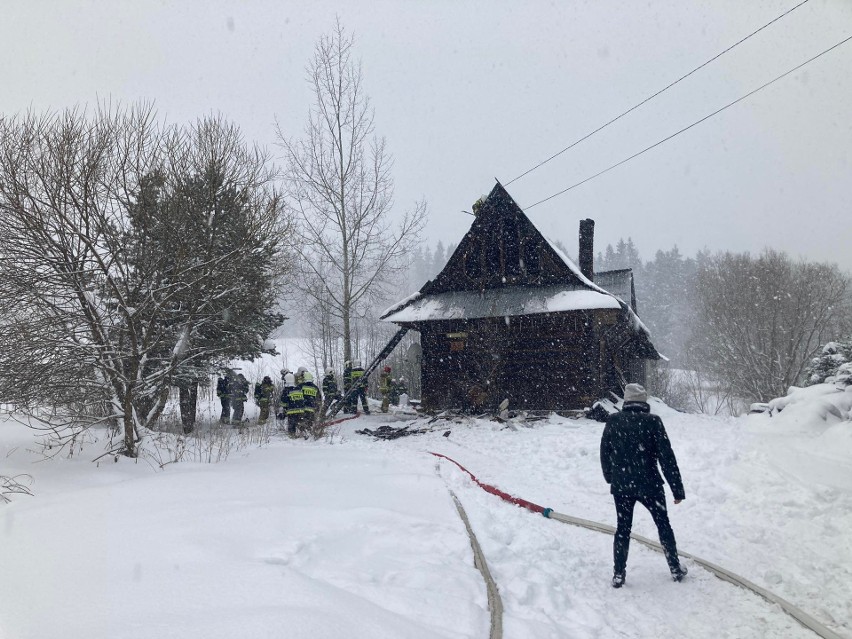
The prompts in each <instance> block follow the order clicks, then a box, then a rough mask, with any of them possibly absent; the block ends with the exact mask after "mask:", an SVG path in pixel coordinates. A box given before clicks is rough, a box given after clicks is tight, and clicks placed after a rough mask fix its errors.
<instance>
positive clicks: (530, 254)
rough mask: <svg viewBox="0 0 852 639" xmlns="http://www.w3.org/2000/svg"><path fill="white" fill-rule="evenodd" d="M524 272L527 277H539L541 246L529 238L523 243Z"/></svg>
mask: <svg viewBox="0 0 852 639" xmlns="http://www.w3.org/2000/svg"><path fill="white" fill-rule="evenodd" d="M523 256H524V270H525V271H526V273H527V275H531V276H533V277H536V276H538V275H541V244H539V243H538V242H537V241H536V240H534V239H532V238H530V239H527V240H525V241H524V247H523Z"/></svg>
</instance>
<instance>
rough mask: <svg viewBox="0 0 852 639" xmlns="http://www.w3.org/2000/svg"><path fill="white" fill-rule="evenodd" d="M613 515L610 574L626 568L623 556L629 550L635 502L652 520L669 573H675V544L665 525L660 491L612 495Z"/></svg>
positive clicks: (667, 523) (676, 559) (663, 502)
mask: <svg viewBox="0 0 852 639" xmlns="http://www.w3.org/2000/svg"><path fill="white" fill-rule="evenodd" d="M612 497H613V499H614V500H615V514H616V516H617V517H618V527H617V529H616V531H615V540H614V541H613V544H612V555H613V563H614V572H616V573H623V572H624V571H625V569H626V568H627V553H628V551H629V550H630V531H631V529H632V528H633V508H634V507H635V506H636V502H639V503H640V504H642V505H643V506H645V508H647V509H648V512H649V513H651V517H653V518H654V523H655V524H657V532H658V533H659V535H660V545H661V546H662V547H663V552H664V553H665V555H666V562H667V563H668V565H669V570H675V569H676V568H678V566H680V561H679V560H678V558H677V544H676V543H675V536H674V531H673V530H672V527H671V524H669V514H668V512H667V511H666V495H665V493H664V492H663V490H662V489H660V491H659V492H657V493H653V494H650V495H625V494H620V493H616V494H614V495H613V496H612Z"/></svg>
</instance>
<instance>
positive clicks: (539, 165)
mask: <svg viewBox="0 0 852 639" xmlns="http://www.w3.org/2000/svg"><path fill="white" fill-rule="evenodd" d="M807 2H809V0H802V2H800V3H799V4H797V5H796V6H794V7H793V8H792V9H788V10H787V11H785V12H784V13H782V14H781V15H780V16H778V17H776V18H773V19H772V20H770V21H769V22H767V23H766V24H764V25H763V26H762V27H760V28H759V29H756V30H755V31H752V32H751V33H749V34H748V35H747V36H746V37H744V38H742V39H741V40H738V41H737V42H735V43H734V44H732V45H731V46H729V47H728V48H727V49H725V50H724V51H722V52H720V53H717V54H716V55H714V56H713V57H712V58H710V59H709V60H707V61H706V62H704V63H703V64H700V65H698V66H697V67H695V68H694V69H693V70H692V71H690V72H689V73H687V74H686V75H682V76H681V77H679V78H678V79H677V80H675V81H674V82H672V83H671V84H669V85H667V86H665V87H663V88H662V89H660V90H659V91H657V92H656V93H654V94H653V95H649V96H648V97H647V98H645V99H644V100H642V101H641V102H639V103H638V104H636V105H634V106H632V107H630V108H629V109H627V111H625V112H624V113H622V114H621V115H617V116H616V117H614V118H613V119H612V120H610V121H609V122H607V123H606V124H602V125H601V126H599V127H598V128H597V129H595V130H594V131H591V132H589V133H587V134H586V135H584V136H583V137H581V138H580V139H579V140H576V141H574V142H572V143H571V144H569V145H568V146H566V147H565V148H564V149H562V150H561V151H559V152H558V153H554V154H553V155H551V156H550V157H549V158H547V159H546V160H544V161H543V162H539V163H538V164H536V165H535V166H534V167H532V168H531V169H528V170H527V171H524V172H523V173H521V174H520V175H519V176H517V177H515V178H512V179H511V180H509V181H508V182H506V186H509V185H510V184H511V183H512V182H515V181H516V180H520V179H521V178H522V177H524V176H525V175H528V174H530V173H532V172H533V171H535V170H536V169H538V168H540V167H542V166H544V165H545V164H547V163H548V162H550V161H551V160H553V159H554V158H557V157H559V156H560V155H562V154H563V153H565V151H568V150H570V149H573V148H574V147H575V146H577V145H578V144H580V142H582V141H583V140H587V139H589V138H590V137H592V136H593V135H594V134H595V133H598V132H599V131H602V130H604V129H605V128H607V127H608V126H609V125H610V124H613V123H615V122H618V120H620V119H621V118H623V117H624V116H625V115H627V114H628V113H631V112H632V111H635V110H636V109H638V108H639V107H640V106H642V105H643V104H645V103H646V102H650V101H651V100H653V99H654V98H656V97H657V96H658V95H660V94H661V93H663V92H665V91H668V90H669V89H671V88H672V87H673V86H674V85H676V84H677V83H679V82H680V81H681V80H685V79H686V78H688V77H689V76H691V75H692V74H693V73H695V72H696V71H699V70H700V69H703V68H704V67H706V66H707V65H708V64H710V63H711V62H713V61H714V60H718V59H719V58H721V57H722V56H723V55H725V54H726V53H727V52H728V51H730V50H731V49H733V48H734V47H737V46H739V45H740V44H742V43H743V42H745V41H746V40H748V39H749V38H751V37H752V36H753V35H756V34H758V33H760V32H761V31H763V30H764V29H765V28H766V27H768V26H769V25H771V24H773V23H775V22H778V21H779V20H780V19H781V18H783V17H784V16H786V15H788V14H790V13H792V12H793V11H795V10H796V9H798V8H799V7H801V6H802V5H803V4H805V3H807Z"/></svg>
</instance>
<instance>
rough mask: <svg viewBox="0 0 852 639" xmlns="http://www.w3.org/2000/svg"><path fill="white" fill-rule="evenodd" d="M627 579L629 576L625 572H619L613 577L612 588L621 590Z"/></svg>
mask: <svg viewBox="0 0 852 639" xmlns="http://www.w3.org/2000/svg"><path fill="white" fill-rule="evenodd" d="M626 578H627V574H626V573H623V572H617V573H615V574H613V576H612V587H613V588H621V587H622V586H623V585H624V581H625V579H626Z"/></svg>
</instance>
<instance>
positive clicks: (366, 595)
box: [0, 389, 852, 639]
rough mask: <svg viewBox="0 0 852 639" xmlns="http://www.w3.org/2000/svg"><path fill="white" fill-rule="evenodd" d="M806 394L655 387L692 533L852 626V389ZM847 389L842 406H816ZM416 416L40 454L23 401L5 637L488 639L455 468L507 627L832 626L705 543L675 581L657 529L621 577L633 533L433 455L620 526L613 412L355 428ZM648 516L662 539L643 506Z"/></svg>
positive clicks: (693, 540) (12, 449) (14, 453)
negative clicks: (607, 462)
mask: <svg viewBox="0 0 852 639" xmlns="http://www.w3.org/2000/svg"><path fill="white" fill-rule="evenodd" d="M807 392H808V393H810V394H809V395H808V397H807V398H806V399H807V400H808V402H800V405H799V408H798V409H796V407H795V404H796V402H790V403H789V405H787V406H785V407H784V408H785V409H784V412H783V413H780V414H776V415H775V416H773V417H770V416H769V415H768V414H764V415H753V416H748V417H742V418H738V419H731V418H729V419H725V418H711V417H703V416H696V415H684V414H680V413H676V412H674V411H671V410H669V409H667V408H666V407H665V406H662V405H659V404H655V405H654V406H653V410H654V411H655V412H657V413H659V414H660V415H661V416H662V417H663V419H664V421H665V423H666V427H667V429H668V432H669V436H670V438H671V440H672V443H673V446H674V450H675V452H676V454H677V456H678V461H679V463H680V467H681V471H682V474H683V477H684V483H685V487H686V494H687V499H686V501H684V502H683V503H682V504H680V505H678V506H674V505H673V504H672V503H671V501H669V510H670V514H671V518H672V525H673V528H674V530H675V533H676V535H677V540H678V546H679V548H680V549H681V550H685V551H689V552H691V553H693V554H695V555H697V556H699V557H702V558H704V559H707V560H709V561H712V562H714V563H717V564H720V565H721V566H723V567H726V568H728V569H730V570H732V571H734V572H736V573H739V574H741V575H742V576H744V577H746V578H748V579H750V580H752V581H754V582H756V583H757V584H759V585H761V586H763V587H765V588H768V589H769V590H771V591H773V592H775V593H776V594H778V595H780V596H782V597H784V598H786V599H788V600H789V601H791V602H792V603H794V604H796V605H798V606H799V607H801V608H802V609H803V610H804V611H805V612H807V613H809V614H811V615H812V616H814V617H815V618H817V619H818V620H819V621H821V622H822V623H824V624H826V625H828V626H829V627H830V628H832V629H833V630H834V631H835V632H837V633H838V634H839V635H841V636H843V637H850V638H852V622H850V620H852V535H850V532H849V531H850V530H852V422H850V421H849V420H848V417H849V413H848V411H849V406H848V403H849V402H848V400H849V398H852V393H850V392H846V393H843V392H839V391H838V392H839V395H838V394H837V393H834V394H830V393H829V395H826V393H828V392H829V391H826V392H825V393H822V394H819V393H818V392H817V391H813V390H810V389H809V390H808V391H807ZM803 393H805V391H803ZM816 395H819V397H815V396H816ZM838 397H839V398H840V400H843V401H836V400H837V398H838ZM826 398H827V399H826ZM825 402H829V403H832V405H833V406H835V407H836V410H830V409H825V410H822V411H819V410H811V409H805V408H802V407H803V406H805V405H806V404H807V405H808V406H817V405H819V406H822V407H823V408H825ZM844 402H845V403H844ZM844 406H845V407H846V408H845V409H844ZM249 408H250V409H252V408H254V407H253V405H250V406H249ZM791 409H792V410H791ZM844 410H845V411H846V412H845V413H844V412H843V411H844ZM248 412H249V414H251V410H250V411H248ZM403 418H404V416H402V415H381V414H379V415H376V414H375V413H374V414H373V415H372V416H370V417H363V416H362V417H360V418H358V419H356V420H353V421H349V422H345V423H343V424H341V425H340V426H339V427H338V428H337V431H336V435H335V436H334V437H333V439H332V440H331V441H328V440H326V441H322V442H307V441H302V440H298V441H292V440H288V439H285V438H282V437H280V436H278V435H273V437H272V438H271V440H270V441H269V443H268V444H267V445H265V446H263V447H261V448H258V447H253V446H250V447H246V448H243V449H241V450H233V451H231V454H230V456H229V457H228V459H227V461H224V462H221V463H218V464H203V463H180V464H172V465H167V466H165V468H164V469H162V470H160V469H154V467H152V466H151V465H150V464H149V463H146V462H144V461H139V462H136V463H134V462H133V461H131V460H128V459H123V458H122V459H120V460H118V462H113V461H112V460H111V459H107V460H101V461H100V462H99V463H98V464H95V463H92V461H91V460H92V459H93V458H94V457H96V456H97V455H99V454H100V453H101V452H102V451H103V445H102V443H90V444H88V445H86V446H85V447H84V448H83V450H82V451H79V450H78V451H76V452H75V455H74V457H73V458H70V459H69V458H60V459H53V460H51V461H39V460H40V459H41V455H40V453H39V452H38V451H37V450H36V447H35V446H34V444H33V435H32V433H31V432H30V431H28V430H26V429H25V428H24V427H22V426H21V425H19V424H17V423H15V422H13V421H6V422H4V423H0V460H2V461H0V474H3V475H7V476H8V475H16V474H18V473H28V474H30V475H32V476H33V477H34V480H35V482H34V484H33V486H32V488H33V491H34V492H35V496H33V497H27V496H16V497H15V498H14V500H13V502H12V503H11V504H8V505H0V540H1V541H0V567H2V574H3V578H2V579H0V637H2V639H43V638H52V637H61V638H63V639H76V638H79V639H84V638H85V639H98V638H101V637H111V638H116V637H117V638H142V637H145V638H150V637H158V638H162V637H175V638H178V637H180V638H182V639H192V638H196V637H197V638H199V639H202V638H203V639H214V638H220V637H221V638H225V637H227V638H229V639H231V638H233V637H252V638H255V637H257V638H266V637H269V638H271V637H276V638H279V637H280V638H284V637H286V638H288V639H289V638H302V637H303V638H305V639H307V638H311V639H315V638H319V639H321V638H329V639H332V638H335V639H336V638H346V639H360V638H364V639H385V638H386V639H401V638H427V637H428V638H439V637H440V638H484V637H487V636H488V624H489V614H488V610H487V600H486V593H485V587H484V583H483V581H482V578H481V576H480V574H479V572H478V571H477V570H476V569H475V568H474V566H473V553H472V550H471V547H470V544H469V541H468V538H467V535H466V532H465V528H464V525H463V523H462V521H461V520H460V518H459V516H458V513H457V512H456V509H455V506H454V504H453V501H452V498H451V496H450V492H449V491H450V490H452V491H453V492H455V493H456V494H457V495H458V497H459V499H460V500H461V502H462V503H463V505H464V508H465V509H466V511H467V513H468V516H469V517H470V521H471V524H472V527H473V530H474V532H475V533H476V535H477V537H478V539H479V543H480V544H481V546H482V549H483V551H484V553H485V556H486V559H487V561H488V565H489V568H490V570H491V572H492V574H493V576H494V578H495V580H496V582H497V585H498V587H499V589H500V594H501V597H502V600H503V605H504V608H505V613H504V636H505V637H506V638H507V639H527V638H528V639H547V638H554V639H556V638H560V639H561V638H566V639H567V638H568V637H571V638H577V637H589V638H592V637H594V638H607V637H613V638H614V637H637V638H638V637H708V638H709V637H713V638H718V637H735V638H740V637H743V638H748V637H754V638H758V637H794V638H795V637H814V636H815V635H813V634H812V633H811V632H809V631H806V630H805V629H803V628H802V627H801V626H799V624H798V623H797V622H796V621H795V620H793V619H792V618H790V617H788V616H787V615H785V614H784V613H783V612H782V611H781V610H780V609H779V608H778V607H776V606H773V605H770V604H768V603H766V602H765V601H764V600H762V599H760V598H759V597H757V596H756V595H751V594H749V593H747V592H746V591H744V590H742V589H740V588H737V587H734V586H732V585H730V584H728V583H725V582H722V581H721V580H719V579H716V578H715V577H713V576H712V575H710V574H709V573H707V572H705V571H703V570H702V569H701V568H700V567H699V566H697V565H696V564H694V563H692V562H689V561H687V562H686V563H687V565H688V567H689V568H690V573H689V576H688V577H687V580H686V581H684V582H683V583H680V584H678V583H674V582H672V581H671V579H670V578H669V576H668V572H667V568H666V565H665V561H664V559H663V557H662V556H661V555H659V554H657V553H654V552H652V551H650V550H648V549H645V548H643V547H642V546H639V545H638V544H636V543H635V542H634V543H633V544H632V546H631V553H630V559H629V563H628V571H627V585H626V586H625V587H624V588H622V589H620V590H614V589H613V588H611V587H610V585H609V579H610V577H611V573H612V565H611V549H612V538H611V537H609V536H607V535H603V534H600V533H596V532H592V531H587V530H584V529H580V528H576V527H573V526H568V525H565V524H562V523H559V522H557V521H554V520H548V519H545V518H543V517H540V516H537V515H534V514H531V513H529V512H528V511H525V510H522V509H520V508H518V507H515V506H512V505H509V504H507V503H505V502H502V501H500V500H499V499H498V498H496V497H494V496H492V495H489V494H487V493H485V492H484V491H482V490H481V489H480V488H478V487H476V486H475V485H474V484H473V483H472V482H471V481H470V480H469V478H468V477H467V476H466V475H464V474H463V473H462V472H461V471H459V470H458V469H457V468H456V467H455V466H453V465H452V464H450V463H449V462H446V461H438V460H437V459H436V458H435V457H433V456H431V455H428V454H427V452H428V451H434V452H438V453H443V454H446V455H448V456H450V457H452V458H453V459H455V460H457V461H458V462H459V463H461V464H463V465H464V466H465V467H467V468H468V469H469V470H470V471H471V472H473V473H474V474H476V475H477V476H478V477H479V479H480V480H481V481H483V482H486V483H490V484H494V485H496V486H498V487H499V488H501V489H502V490H504V491H506V492H509V493H511V494H513V495H515V496H518V497H522V498H525V499H528V500H530V501H533V502H536V503H539V504H542V505H544V506H548V507H551V508H553V509H554V510H556V511H558V512H561V513H565V514H568V515H574V516H578V517H583V518H586V519H592V520H596V521H600V522H602V523H608V524H614V523H615V512H614V508H613V506H612V501H611V497H610V495H609V493H608V487H607V485H606V484H605V483H604V482H603V479H602V477H601V473H600V468H599V458H598V442H599V438H600V434H601V430H602V424H599V423H596V422H592V421H587V420H570V419H564V418H551V419H550V420H548V421H539V422H534V423H531V424H529V426H523V425H516V426H515V427H514V430H513V429H512V428H507V427H506V426H505V425H504V424H498V423H496V422H490V421H484V420H482V421H472V422H471V421H468V422H466V423H453V422H446V421H439V422H436V423H435V424H434V426H435V430H434V432H430V433H426V434H421V435H415V436H410V437H405V438H401V439H397V440H394V441H390V442H387V441H374V440H373V439H371V438H369V437H366V436H363V435H357V434H355V432H354V431H355V430H356V429H360V428H364V427H368V428H376V427H377V426H380V425H383V424H388V423H391V422H392V421H393V420H400V419H403ZM420 423H421V424H422V422H420ZM397 425H398V424H397ZM447 431H450V434H449V435H448V436H446V437H445V436H444V433H445V432H447ZM668 494H669V499H671V497H670V493H668ZM634 531H635V532H637V533H639V534H643V535H646V536H648V537H652V538H656V533H655V530H654V528H653V523H652V522H651V519H650V516H648V514H647V512H645V511H644V510H642V509H641V508H637V515H636V518H635V524H634Z"/></svg>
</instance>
